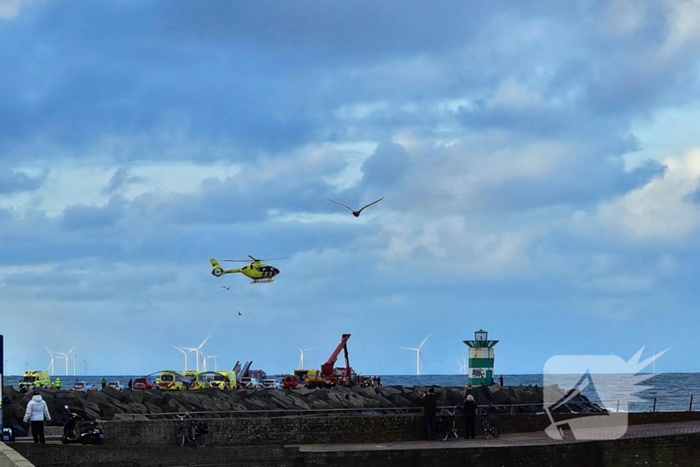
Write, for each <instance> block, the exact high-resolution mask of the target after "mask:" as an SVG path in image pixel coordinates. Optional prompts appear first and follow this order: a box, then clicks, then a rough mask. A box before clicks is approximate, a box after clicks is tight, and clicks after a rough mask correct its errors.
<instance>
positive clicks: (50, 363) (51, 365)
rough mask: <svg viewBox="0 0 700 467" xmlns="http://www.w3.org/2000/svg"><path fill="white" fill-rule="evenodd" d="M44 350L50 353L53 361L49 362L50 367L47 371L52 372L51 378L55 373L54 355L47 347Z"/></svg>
mask: <svg viewBox="0 0 700 467" xmlns="http://www.w3.org/2000/svg"><path fill="white" fill-rule="evenodd" d="M44 348H45V349H46V351H47V352H48V353H49V356H50V357H51V361H50V362H49V366H48V367H47V370H49V371H50V372H51V376H53V373H54V371H53V354H52V353H51V351H50V350H49V349H48V348H47V347H44ZM27 361H29V360H27Z"/></svg>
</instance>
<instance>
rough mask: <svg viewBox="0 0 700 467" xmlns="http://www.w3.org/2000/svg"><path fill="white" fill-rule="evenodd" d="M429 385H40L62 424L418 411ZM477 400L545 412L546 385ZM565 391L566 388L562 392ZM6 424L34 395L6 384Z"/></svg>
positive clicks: (445, 395) (451, 392)
mask: <svg viewBox="0 0 700 467" xmlns="http://www.w3.org/2000/svg"><path fill="white" fill-rule="evenodd" d="M426 390H427V388H426V387H410V388H409V387H402V386H380V387H377V388H371V387H370V388H342V387H337V388H333V389H306V388H300V389H286V390H280V389H268V388H265V389H235V390H230V391H221V390H219V389H206V390H199V391H161V390H148V391H130V390H125V391H117V390H114V389H112V388H109V387H107V388H104V389H102V390H100V391H88V392H78V391H71V390H55V389H41V390H40V392H41V394H42V397H43V399H44V400H45V401H46V403H47V405H48V407H49V412H50V413H51V419H52V422H51V423H52V424H59V423H60V422H61V420H62V418H63V416H64V414H65V409H64V406H66V405H67V406H68V407H69V409H70V410H71V411H72V412H75V413H77V414H78V415H80V416H81V417H82V418H83V419H84V420H92V419H95V418H99V419H102V420H114V419H133V418H135V417H137V416H142V417H141V418H142V419H160V418H167V416H168V415H172V414H174V413H179V412H189V413H196V414H198V416H200V417H206V418H228V417H250V416H266V417H270V416H289V415H297V416H301V415H315V416H320V415H322V414H333V413H338V412H344V413H353V414H364V415H378V414H401V413H404V414H405V413H416V412H419V411H420V410H421V400H422V393H423V392H425V391H426ZM435 392H436V394H437V396H438V405H439V406H457V405H461V403H462V401H463V398H464V394H465V388H457V387H448V388H440V387H436V388H435ZM470 392H471V394H472V395H473V396H474V397H475V399H476V401H477V403H478V404H479V405H482V406H492V407H493V411H494V412H509V413H538V412H542V411H543V408H542V401H543V389H542V388H541V387H538V386H517V387H505V388H502V387H500V386H498V385H493V386H488V387H487V386H475V387H473V388H470ZM561 394H562V395H563V394H564V393H563V392H561ZM4 395H5V424H6V426H12V427H14V428H15V432H16V433H18V434H19V435H20V436H21V435H23V432H25V431H26V425H25V424H23V422H22V417H23V416H24V410H25V408H26V406H27V403H28V402H29V400H30V399H31V394H29V393H19V392H17V391H16V390H15V389H14V388H12V387H5V388H4ZM558 411H560V412H562V411H564V412H576V413H590V412H603V411H604V410H603V409H602V408H601V407H599V406H598V405H596V404H594V403H592V402H590V401H589V400H588V399H587V398H586V397H585V396H582V395H578V396H576V397H574V398H572V399H571V400H570V401H569V403H568V404H567V405H566V406H564V407H562V408H559V409H558Z"/></svg>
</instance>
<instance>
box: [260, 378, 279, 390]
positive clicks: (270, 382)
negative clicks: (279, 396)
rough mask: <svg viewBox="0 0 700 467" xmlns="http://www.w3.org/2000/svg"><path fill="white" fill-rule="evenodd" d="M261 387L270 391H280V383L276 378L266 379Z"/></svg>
mask: <svg viewBox="0 0 700 467" xmlns="http://www.w3.org/2000/svg"><path fill="white" fill-rule="evenodd" d="M263 387H265V388H272V389H282V381H280V380H279V379H277V378H267V379H264V380H263Z"/></svg>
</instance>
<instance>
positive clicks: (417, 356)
mask: <svg viewBox="0 0 700 467" xmlns="http://www.w3.org/2000/svg"><path fill="white" fill-rule="evenodd" d="M428 337H430V334H428V335H427V336H426V337H425V339H423V342H421V343H420V345H419V346H418V347H399V348H400V349H404V350H415V351H416V375H420V359H421V354H420V349H421V348H422V347H423V344H425V341H427V340H428Z"/></svg>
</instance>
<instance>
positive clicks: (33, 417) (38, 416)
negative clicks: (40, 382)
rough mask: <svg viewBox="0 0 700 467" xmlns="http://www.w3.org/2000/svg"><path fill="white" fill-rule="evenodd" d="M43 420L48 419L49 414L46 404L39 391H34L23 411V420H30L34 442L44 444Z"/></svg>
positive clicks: (49, 418)
mask: <svg viewBox="0 0 700 467" xmlns="http://www.w3.org/2000/svg"><path fill="white" fill-rule="evenodd" d="M44 420H46V421H50V420H51V414H49V408H48V407H47V406H46V402H44V399H42V398H41V394H40V393H39V391H36V390H35V391H34V396H32V400H30V401H29V403H28V404H27V410H26V411H25V412H24V422H25V423H27V422H31V426H32V437H33V438H34V442H35V443H42V444H45V443H46V440H45V439H44Z"/></svg>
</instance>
